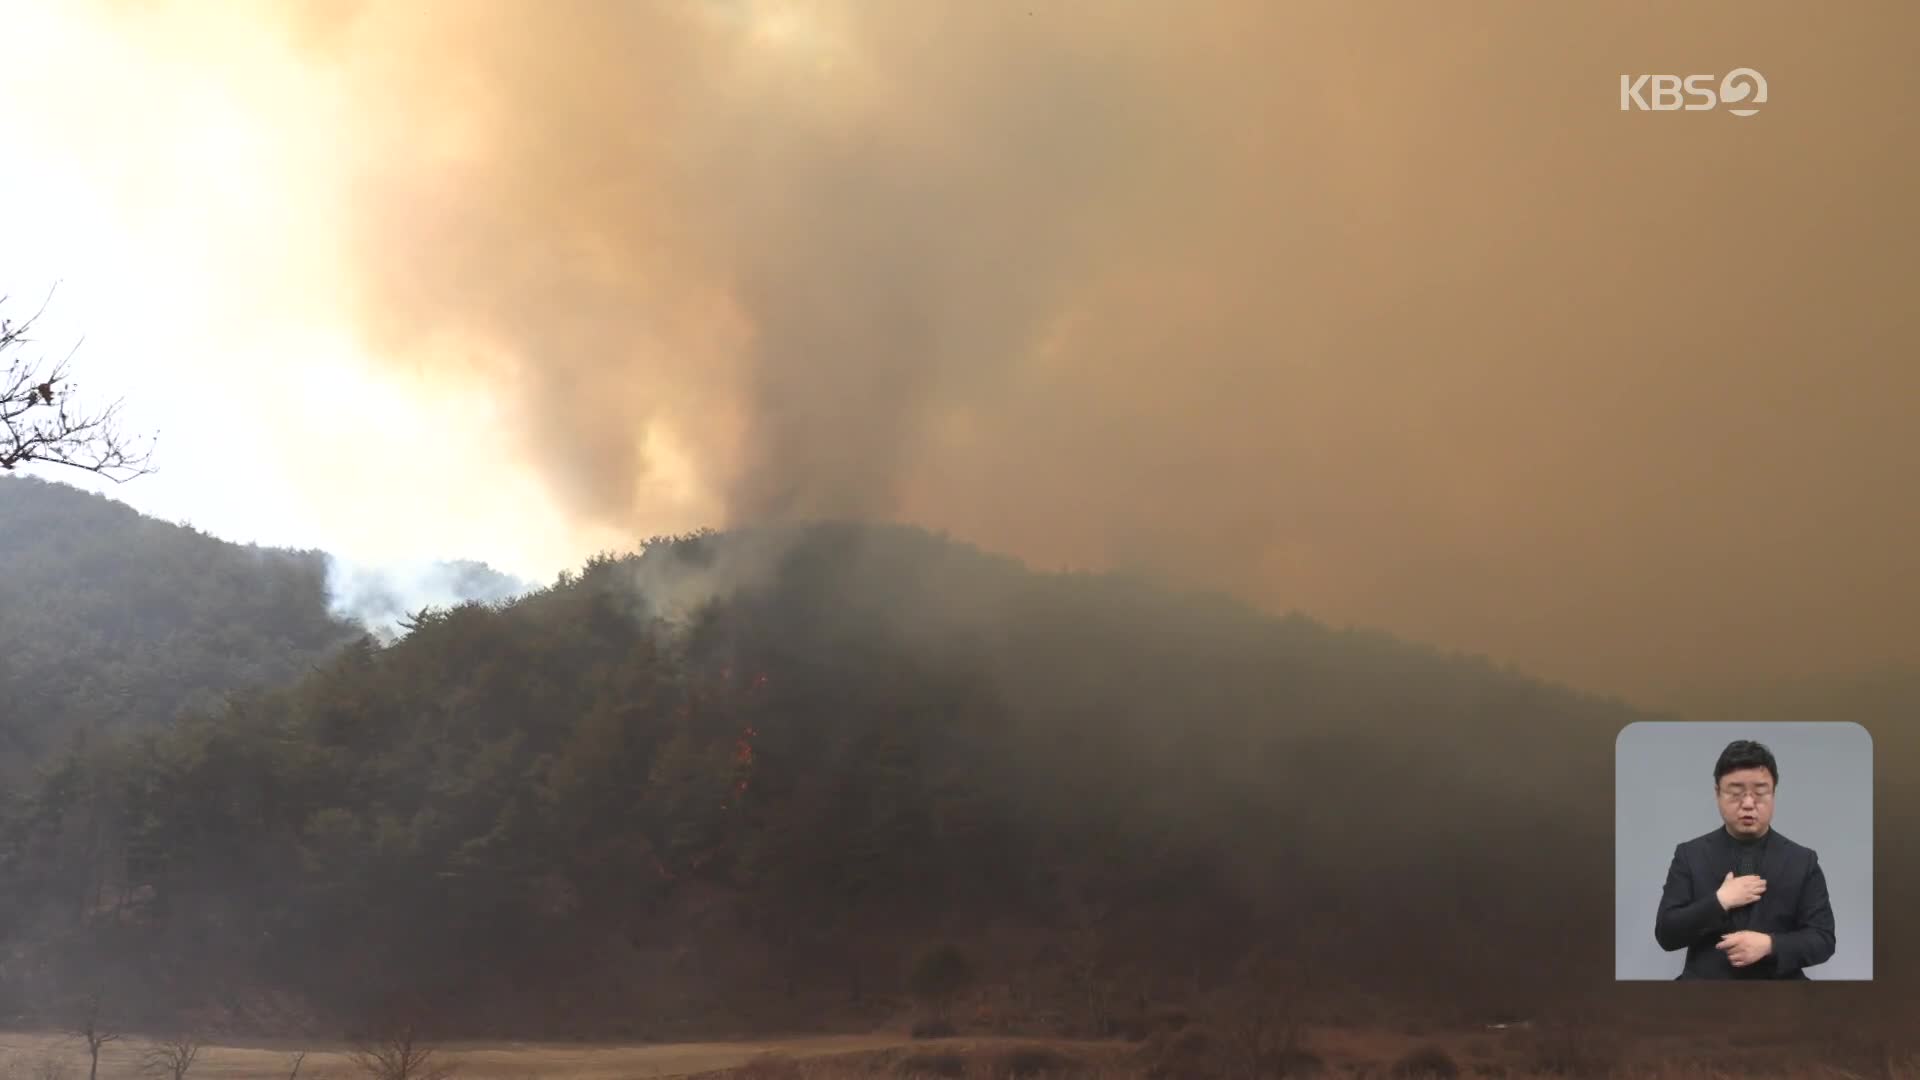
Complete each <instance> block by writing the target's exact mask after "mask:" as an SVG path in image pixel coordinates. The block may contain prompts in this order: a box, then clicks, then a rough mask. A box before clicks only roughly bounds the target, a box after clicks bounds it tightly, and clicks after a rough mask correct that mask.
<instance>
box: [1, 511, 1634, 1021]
mask: <svg viewBox="0 0 1920 1080" xmlns="http://www.w3.org/2000/svg"><path fill="white" fill-rule="evenodd" d="M1636 717H1637V714H1635V713H1633V712H1631V711H1630V710H1628V709H1626V708H1624V707H1623V706H1620V705H1618V704H1615V703H1610V702H1605V701H1598V700H1594V699H1591V698H1587V697H1582V696H1579V695H1576V694H1573V693H1571V692H1567V691H1564V690H1561V689H1557V688H1554V687H1551V686H1547V685H1543V684H1541V683H1538V682H1535V681H1532V680H1529V679H1527V678H1524V677H1522V676H1519V675H1516V674H1513V673H1509V672H1504V671H1501V670H1498V669H1496V668H1494V667H1492V666H1491V665H1488V664H1486V663H1483V662H1480V661H1477V660H1472V659H1469V658H1462V657H1453V656H1447V655H1443V654H1440V653H1437V652H1434V651H1431V650H1428V649H1423V648H1419V647H1416V646H1411V645H1407V644H1405V643H1402V642H1397V641H1394V640H1392V639H1389V638H1386V637H1384V636H1381V635H1375V634H1365V633H1351V632H1341V631H1335V630H1332V629H1329V628H1327V627H1324V626H1322V625H1319V624H1317V623H1315V622H1313V621H1311V620H1309V619H1306V618H1303V617H1298V616H1294V617H1272V616H1267V615H1262V614H1260V613H1257V612H1254V611H1252V610H1249V609H1246V608H1244V607H1241V606H1239V605H1237V604H1234V603H1232V602H1230V601H1227V600H1224V599H1219V598H1208V597H1192V596H1176V595H1172V594H1169V593H1167V592H1164V591H1162V590H1159V589H1157V588H1155V587H1153V586H1151V585H1149V584H1147V583H1144V582H1139V581H1132V580H1128V579H1124V578H1115V577H1103V576H1094V575H1048V574H1036V573H1033V572H1030V571H1028V570H1026V569H1024V568H1023V567H1021V566H1020V565H1019V564H1017V563H1014V562H1012V561H1010V560H1006V559H1001V558H997V557H992V556H989V555H985V554H982V553H980V552H978V551H977V550H974V549H972V548H969V547H966V546H964V545H960V544H957V543H954V542H952V541H949V540H947V539H945V538H943V537H937V536H932V535H928V534H926V533H923V532H919V531H916V530H911V529H904V528H874V527H856V526H816V527H811V528H808V529H804V530H795V531H791V532H779V533H776V532H741V533H729V534H723V535H702V536H696V537H687V538H681V539H678V540H671V541H669V540H662V541H659V542H656V543H653V544H651V545H649V546H648V547H647V548H646V549H645V550H644V551H643V552H642V553H639V554H636V555H633V556H625V557H617V558H616V557H604V558H601V559H597V560H595V561H594V562H592V563H591V564H589V565H588V566H587V567H586V568H585V570H584V571H583V572H582V573H581V574H579V575H569V576H566V577H564V578H563V579H562V580H561V581H560V582H559V583H557V584H556V585H555V586H554V587H552V588H550V589H547V590H545V591H542V592H539V593H536V594H534V595H532V596H530V597H528V598H527V599H524V600H522V601H520V602H518V603H515V604H513V605H511V606H506V607H502V608H498V609H496V608H491V607H483V606H479V605H470V606H467V607H462V608H457V609H454V610H452V611H447V612H440V613H436V614H432V615H430V616H428V617H427V618H426V619H424V620H423V621H422V622H421V624H420V625H419V626H418V627H417V628H416V629H415V630H414V631H413V632H412V633H411V634H410V635H408V636H407V637H406V638H404V639H402V640H401V641H399V642H398V643H397V644H394V645H391V646H386V647H381V646H378V645H376V644H374V643H373V642H371V641H362V642H361V643H359V644H357V645H355V646H353V647H350V648H348V649H347V650H345V651H344V652H342V653H341V654H339V655H338V656H337V657H336V658H335V659H333V660H332V661H331V662H329V663H328V664H326V665H325V666H324V668H323V669H322V670H320V671H319V672H317V673H315V674H314V675H312V676H311V677H308V678H305V679H303V680H301V681H299V682H298V683H297V684H294V685H291V686H288V687H285V688H281V689H275V690H270V691H263V692H260V693H255V694H250V695H248V696H246V697H245V699H244V700H240V701H237V702H235V703H233V704H232V705H230V706H228V707H226V708H222V709H218V710H214V711H211V712H209V713H207V714H205V715H204V716H201V717H199V718H198V719H195V720H193V721H191V722H188V723H184V724H182V725H178V726H175V727H173V728H169V729H166V730H153V729H148V730H144V731H137V732H134V733H132V734H130V735H129V736H128V737H126V738H122V739H120V740H117V741H114V742H112V743H110V744H109V743H103V744H99V745H96V746H94V747H92V748H89V749H86V750H84V751H78V750H76V751H74V752H71V753H68V754H66V755H65V756H64V757H62V758H61V759H60V760H59V761H58V762H56V763H55V765H54V767H52V768H51V770H50V771H49V772H48V774H47V776H46V777H45V780H44V782H43V783H41V784H40V785H39V786H38V787H36V788H34V789H33V790H32V791H31V792H29V793H26V794H24V795H22V796H21V797H20V798H18V799H17V800H15V802H14V804H13V805H12V807H11V808H10V810H9V812H8V816H7V818H6V821H5V831H4V833H3V834H0V874H4V877H5V880H6V881H8V882H9V888H8V889H7V890H6V893H5V898H4V902H3V904H4V907H3V909H0V933H4V935H5V937H6V950H5V952H4V953H0V955H4V956H6V957H7V958H8V959H6V960H5V961H4V967H0V989H4V992H5V993H7V994H8V995H9V996H10V998H11V1001H10V1002H8V1003H5V1004H7V1005H8V1006H10V1008H11V1009H13V1010H15V1011H19V1012H25V1013H30V1012H31V1011H32V1010H33V1009H35V1008H36V1007H41V1004H39V1003H46V1002H56V1001H61V1000H67V999H68V998H70V997H71V996H72V995H74V994H78V993H87V992H107V993H112V994H117V995H118V996H119V997H120V999H121V1000H122V1002H123V1005H122V1008H123V1009H125V1010H126V1011H127V1013H128V1016H129V1018H130V1021H135V1022H137V1021H139V1020H141V1019H144V1020H145V1021H146V1022H151V1023H159V1022H161V1021H162V1020H168V1022H172V1021H171V1020H170V1019H169V1017H167V1016H159V1015H146V1016H144V1017H140V1016H138V1015H136V1014H139V1013H141V1011H142V1010H145V1011H146V1013H148V1014H153V1013H155V1012H156V1011H158V1012H165V1013H169V1014H173V1013H178V1012H180V1011H182V1010H194V1009H200V1008H208V1009H215V1010H216V1011H217V1012H218V1013H219V1014H220V1016H221V1017H222V1018H223V1019H222V1022H224V1023H227V1024H231V1025H237V1026H243V1027H244V1026H253V1027H258V1028H282V1027H291V1026H301V1025H307V1026H317V1027H318V1028H320V1029H322V1030H338V1028H339V1026H340V1025H350V1024H353V1023H355V1022H357V1021H363V1020H370V1019H373V1018H392V1017H395V1016H400V1015H409V1016H415V1017H419V1018H421V1019H422V1020H430V1021H431V1022H433V1023H436V1024H438V1025H440V1026H442V1027H443V1028H445V1029H447V1030H453V1031H459V1032H462V1033H469V1034H481V1033H494V1034H521V1035H536V1034H537V1035H561V1034H568V1033H575V1034H587V1033H597V1034H615V1035H617V1034H625V1035H636V1034H637V1035H647V1034H655V1035H664V1034H667V1033H680V1034H685V1033H692V1032H695V1031H699V1030H707V1031H714V1030H719V1029H737V1028H744V1027H767V1026H784V1027H795V1026H806V1025H810V1024H826V1023H831V1022H834V1021H835V1020H836V1018H837V1019H838V1020H839V1021H842V1022H844V1021H846V1020H847V1018H848V1017H849V1016H850V1015H857V1016H860V1017H863V1018H865V1019H869V1020H870V1019H873V1018H876V1017H880V1016H886V1015H890V1014H891V1013H890V1010H894V1009H897V1008H898V1007H899V1005H900V1003H901V999H900V997H899V991H900V989H901V986H902V981H901V980H902V971H903V966H904V965H905V964H906V963H907V961H908V958H909V957H910V956H911V955H912V954H913V953H914V952H915V951H916V950H918V949H920V948H922V947H924V946H925V945H926V944H928V943H929V942H932V941H935V940H952V941H955V942H958V943H960V945H961V947H962V948H963V950H964V951H965V953H966V955H967V956H968V957H969V958H970V962H971V964H972V966H973V967H974V969H975V970H976V972H977V973H978V974H979V986H980V989H979V990H978V992H977V993H976V995H975V997H976V999H977V1000H976V1007H977V1008H979V1009H982V1010H986V1011H987V1012H993V1011H994V1010H998V1015H1000V1016H1003V1017H1004V1016H1014V1015H1017V1016H1019V1017H1022V1018H1023V1022H1030V1023H1035V1022H1045V1021H1046V1020H1047V1018H1048V1017H1053V1018H1055V1019H1056V1020H1058V1021H1059V1022H1060V1023H1062V1024H1064V1025H1067V1026H1069V1027H1077V1028H1078V1029H1081V1030H1100V1029H1101V1028H1102V1027H1103V1026H1105V1025H1111V1024H1113V1023H1116V1022H1119V1018H1121V1017H1123V1016H1124V1015H1126V1014H1127V1013H1129V1012H1130V1011H1132V1010H1136V1009H1137V1008H1138V1007H1139V1005H1140V1003H1141V1002H1142V1001H1146V1000H1167V999H1169V998H1187V997H1191V996H1192V995H1194V994H1205V993H1206V992H1207V991H1208V990H1209V989H1210V988H1212V987H1214V986H1217V985H1220V984H1221V983H1222V982H1223V981H1225V980H1227V979H1228V978H1229V977H1230V975H1231V974H1232V972H1233V971H1234V970H1235V969H1236V966H1237V965H1239V964H1241V963H1242V962H1244V961H1245V959H1246V958H1247V957H1248V956H1249V955H1250V954H1254V953H1257V952H1258V951H1259V949H1258V947H1259V946H1261V945H1272V946H1276V947H1278V948H1279V952H1280V954H1281V955H1284V956H1285V957H1287V963H1288V964H1290V965H1292V966H1293V970H1295V971H1296V973H1297V974H1298V977H1299V978H1307V977H1308V976H1309V975H1312V974H1313V973H1319V976H1320V977H1322V978H1328V977H1331V978H1332V981H1334V982H1338V983H1340V984H1341V985H1343V986H1346V987H1349V988H1351V987H1364V986H1366V985H1369V979H1368V977H1367V976H1366V975H1365V972H1366V971H1367V970H1377V971H1378V972H1379V973H1380V976H1379V978H1378V979H1376V980H1373V981H1375V982H1378V983H1379V984H1381V985H1382V987H1384V986H1386V985H1388V984H1390V985H1391V986H1392V987H1393V988H1394V989H1396V990H1397V991H1400V992H1409V993H1426V992H1429V991H1438V992H1439V993H1440V994H1441V996H1442V999H1443V1000H1454V999H1462V998H1464V997H1466V996H1469V995H1471V994H1472V993H1473V992H1475V988H1478V989H1480V990H1484V991H1485V992H1486V993H1487V994H1489V995H1493V996H1496V997H1497V996H1502V995H1504V996H1506V997H1507V998H1512V997H1514V996H1516V995H1519V996H1525V995H1527V994H1529V993H1532V992H1534V989H1537V988H1538V987H1540V986H1549V985H1551V986H1563V985H1564V984H1565V982H1566V978H1565V975H1564V973H1563V972H1560V971H1558V970H1554V971H1542V970H1541V965H1539V964H1538V963H1537V962H1535V960H1536V958H1537V955H1538V953H1539V951H1540V950H1542V949H1551V950H1554V951H1555V952H1556V955H1559V956H1562V957H1564V958H1565V959H1566V961H1567V963H1568V964H1569V965H1578V966H1579V967H1580V968H1581V969H1583V970H1588V971H1591V972H1595V973H1605V972H1607V971H1609V970H1610V961H1609V957H1610V950H1611V942H1610V941H1607V940H1604V939H1603V938H1602V939H1592V940H1589V938H1592V935H1586V936H1583V937H1581V938H1580V939H1579V940H1568V934H1567V931H1566V927H1568V926H1569V925H1577V926H1579V925H1583V926H1605V925H1608V913H1609V912H1610V910H1611V907H1610V905H1611V889H1610V887H1609V886H1608V882H1609V880H1610V872H1611V847H1610V844H1609V843H1608V841H1607V837H1608V830H1609V827H1610V810H1609V806H1610V804H1609V802H1608V800H1607V799H1605V798H1604V797H1598V798H1596V797H1585V796H1591V795H1592V794H1593V793H1594V792H1599V793H1600V794H1601V795H1604V793H1605V791H1606V790H1607V789H1608V787H1609V786H1610V778H1609V777H1607V776H1605V775H1585V774H1584V773H1582V774H1580V775H1573V776H1569V775H1568V767H1569V763H1573V764H1575V765H1577V764H1578V763H1591V762H1594V761H1597V760H1607V759H1608V757H1609V752H1608V748H1610V747H1611V744H1612V739H1613V737H1614V734H1615V732H1616V731H1617V730H1618V729H1619V728H1620V727H1621V726H1622V725H1623V724H1624V723H1626V722H1627V721H1629V720H1631V719H1634V718H1636ZM1576 771H1577V770H1576ZM1570 785H1571V789H1573V790H1576V791H1577V792H1578V794H1574V795H1569V790H1570ZM1541 853H1545V857H1541ZM1463 972H1470V973H1471V975H1470V976H1463V975H1462V973H1463ZM1428 983H1431V984H1432V986H1431V987H1429V986H1427V985H1426V984H1428Z"/></svg>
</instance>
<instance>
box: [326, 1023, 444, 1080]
mask: <svg viewBox="0 0 1920 1080" xmlns="http://www.w3.org/2000/svg"><path fill="white" fill-rule="evenodd" d="M347 1058H348V1060H350V1061H352V1062H353V1065H354V1068H356V1069H359V1070H360V1072H361V1073H363V1074H364V1075H365V1076H366V1077H367V1078H368V1080H446V1078H447V1077H449V1076H452V1075H453V1073H454V1066H453V1065H452V1064H451V1063H448V1062H445V1061H441V1060H438V1058H437V1057H436V1055H435V1052H434V1050H433V1049H432V1048H431V1047H429V1046H428V1045H426V1044H425V1043H423V1042H421V1041H420V1039H419V1037H418V1035H417V1033H416V1032H415V1031H414V1029H413V1027H412V1026H411V1025H409V1026H407V1027H402V1028H401V1029H399V1030H398V1031H396V1032H393V1033H392V1034H390V1035H388V1036H386V1037H385V1038H383V1039H381V1040H379V1041H378V1042H373V1043H367V1044H363V1045H361V1046H359V1047H357V1048H355V1049H354V1050H353V1051H352V1052H351V1053H349V1054H348V1055H347Z"/></svg>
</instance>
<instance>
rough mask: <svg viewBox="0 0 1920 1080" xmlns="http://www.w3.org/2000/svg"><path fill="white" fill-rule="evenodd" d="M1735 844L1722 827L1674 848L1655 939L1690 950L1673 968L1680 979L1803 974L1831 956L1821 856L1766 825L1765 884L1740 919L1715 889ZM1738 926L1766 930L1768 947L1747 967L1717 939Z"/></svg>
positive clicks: (1830, 915) (1668, 947)
mask: <svg viewBox="0 0 1920 1080" xmlns="http://www.w3.org/2000/svg"><path fill="white" fill-rule="evenodd" d="M1735 847H1736V845H1735V843H1734V840H1733V837H1732V836H1731V835H1729V834H1728V833H1727V830H1726V829H1725V827H1722V828H1718V829H1715V830H1713V831H1712V832H1710V833H1708V834H1706V835H1705V836H1696V837H1694V838H1693V839H1692V840H1689V841H1687V842H1686V843H1684V844H1680V845H1679V846H1677V847H1675V848H1674V849H1673V865H1672V866H1670V867H1668V869H1667V887H1666V889H1665V891H1664V892H1662V893H1661V895H1660V914H1659V915H1658V916H1657V917H1656V918H1655V920H1654V924H1653V936H1654V939H1655V940H1657V941H1659V942H1660V947H1661V948H1663V949H1665V950H1667V951H1668V952H1676V951H1678V950H1680V949H1685V950H1687V962H1686V965H1685V966H1684V967H1683V968H1681V970H1680V974H1679V976H1677V977H1678V978H1681V979H1804V978H1806V977H1807V973H1806V969H1807V968H1810V967H1812V966H1814V965H1815V964H1824V963H1826V962H1827V960H1828V959H1830V958H1831V957H1832V956H1833V905H1832V904H1830V903H1829V902H1828V900H1827V877H1826V875H1825V874H1823V873H1821V872H1820V858H1819V856H1817V855H1815V854H1814V851H1813V849H1812V848H1808V847H1801V846H1800V845H1799V844H1796V843H1794V842H1793V841H1791V840H1789V839H1787V838H1786V837H1784V836H1781V835H1780V834H1779V833H1778V832H1770V833H1769V834H1768V838H1767V846H1766V851H1765V853H1764V854H1763V855H1762V856H1761V861H1760V876H1761V877H1763V878H1765V879H1766V882H1767V891H1766V892H1765V893H1764V894H1762V895H1761V897H1760V899H1758V900H1756V901H1754V902H1753V903H1752V904H1750V905H1748V906H1749V907H1750V908H1752V914H1751V915H1750V916H1749V917H1748V918H1749V919H1750V921H1749V922H1748V923H1747V925H1746V926H1745V927H1742V926H1740V925H1739V923H1738V922H1736V920H1735V914H1734V913H1735V912H1737V911H1739V910H1741V909H1739V908H1736V909H1734V912H1729V911H1726V910H1724V909H1723V908H1721V906H1720V900H1719V898H1718V897H1716V896H1715V895H1714V893H1715V892H1716V891H1717V890H1718V889H1719V888H1720V883H1721V882H1722V881H1724V880H1726V876H1727V872H1728V871H1730V870H1732V869H1734V858H1735ZM1738 929H1747V930H1758V931H1759V932H1761V933H1763V934H1769V935H1771V936H1772V937H1773V955H1771V956H1768V957H1767V958H1766V959H1764V960H1761V961H1760V962H1759V963H1757V964H1754V965H1752V966H1750V967H1744V968H1736V967H1734V966H1733V964H1732V963H1731V962H1729V961H1728V960H1727V954H1726V953H1724V952H1722V951H1720V950H1719V949H1718V948H1716V947H1715V946H1717V945H1719V944H1720V936H1721V935H1722V934H1729V933H1732V932H1733V931H1735V930H1738Z"/></svg>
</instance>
